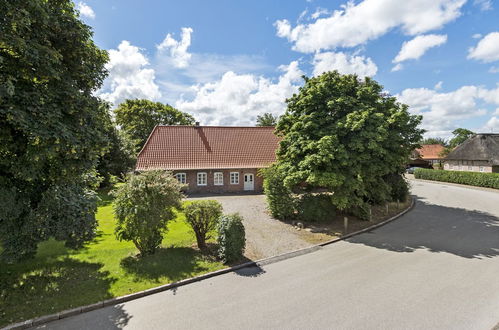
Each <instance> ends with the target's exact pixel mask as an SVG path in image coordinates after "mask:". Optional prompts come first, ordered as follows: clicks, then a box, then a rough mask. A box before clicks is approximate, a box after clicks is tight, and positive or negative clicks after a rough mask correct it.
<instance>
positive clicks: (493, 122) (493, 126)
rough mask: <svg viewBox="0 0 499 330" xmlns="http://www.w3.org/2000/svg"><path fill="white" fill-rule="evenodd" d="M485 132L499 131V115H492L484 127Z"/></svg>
mask: <svg viewBox="0 0 499 330" xmlns="http://www.w3.org/2000/svg"><path fill="white" fill-rule="evenodd" d="M482 132H483V133H499V117H495V116H494V117H491V118H490V119H489V121H487V123H486V124H485V125H484V126H483V128H482Z"/></svg>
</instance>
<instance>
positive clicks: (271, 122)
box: [256, 112, 279, 126]
mask: <svg viewBox="0 0 499 330" xmlns="http://www.w3.org/2000/svg"><path fill="white" fill-rule="evenodd" d="M278 120H279V117H277V116H274V115H273V114H271V113H270V112H266V113H264V114H263V115H258V116H257V117H256V126H275V125H277V121H278Z"/></svg>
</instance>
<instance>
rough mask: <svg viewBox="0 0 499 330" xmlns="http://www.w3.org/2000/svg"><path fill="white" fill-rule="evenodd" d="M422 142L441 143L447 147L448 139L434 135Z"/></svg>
mask: <svg viewBox="0 0 499 330" xmlns="http://www.w3.org/2000/svg"><path fill="white" fill-rule="evenodd" d="M420 144H440V145H442V146H444V147H445V146H446V145H447V141H446V140H445V139H444V138H441V137H433V138H426V139H423V140H422V141H421V142H420Z"/></svg>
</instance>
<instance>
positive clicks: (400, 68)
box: [391, 63, 404, 72]
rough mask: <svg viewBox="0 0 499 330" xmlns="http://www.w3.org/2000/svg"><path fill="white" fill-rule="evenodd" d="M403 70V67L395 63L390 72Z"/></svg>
mask: <svg viewBox="0 0 499 330" xmlns="http://www.w3.org/2000/svg"><path fill="white" fill-rule="evenodd" d="M403 68H404V66H403V65H402V64H400V63H397V64H396V65H395V66H393V68H392V70H391V71H392V72H396V71H400V70H402V69H403Z"/></svg>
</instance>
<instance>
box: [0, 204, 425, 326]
mask: <svg viewBox="0 0 499 330" xmlns="http://www.w3.org/2000/svg"><path fill="white" fill-rule="evenodd" d="M415 203H416V202H415V198H414V197H412V199H411V205H409V207H408V208H407V209H405V210H404V211H402V212H400V213H398V214H396V215H394V216H393V217H391V218H389V219H387V220H385V221H382V222H380V223H377V224H374V225H372V226H369V227H367V228H364V229H362V230H358V231H356V232H353V233H350V234H347V235H345V236H342V237H339V238H335V239H332V240H330V241H327V242H323V243H320V244H317V245H313V246H310V247H306V248H303V249H299V250H295V251H291V252H287V253H283V254H280V255H277V256H273V257H268V258H265V259H260V260H257V261H248V262H245V263H242V264H239V265H236V266H232V267H228V268H224V269H219V270H216V271H213V272H210V273H206V274H203V275H199V276H195V277H191V278H187V279H184V280H181V281H178V282H173V283H169V284H164V285H160V286H158V287H154V288H151V289H147V290H143V291H139V292H135V293H132V294H129V295H126V296H121V297H116V298H111V299H108V300H104V301H99V302H97V303H94V304H90V305H85V306H81V307H76V308H72V309H67V310H64V311H61V312H59V313H55V314H50V315H45V316H41V317H37V318H34V319H30V320H26V321H22V322H18V323H14V324H10V325H7V326H6V327H4V328H2V330H18V329H27V328H30V327H34V326H39V325H43V324H46V323H49V322H52V321H55V320H60V319H64V318H67V317H70V316H74V315H78V314H82V313H86V312H90V311H93V310H96V309H100V308H104V307H107V306H113V305H117V304H122V303H125V302H128V301H131V300H135V299H138V298H142V297H146V296H149V295H152V294H155V293H159V292H163V291H167V290H170V289H173V288H177V287H180V286H184V285H187V284H191V283H195V282H199V281H202V280H205V279H208V278H211V277H215V276H219V275H223V274H227V273H231V272H234V271H237V270H239V269H241V268H246V267H259V266H265V265H270V264H273V263H276V262H279V261H282V260H286V259H290V258H294V257H298V256H301V255H304V254H308V253H312V252H315V251H317V250H320V249H322V248H323V247H324V246H327V245H330V244H333V243H336V242H339V241H343V240H346V239H348V238H350V237H352V236H356V235H359V234H362V233H365V232H369V231H372V230H374V229H376V228H379V227H381V226H384V225H386V224H387V223H389V222H392V221H393V220H395V219H397V218H399V217H401V216H402V215H404V214H406V213H407V212H409V211H410V210H412V208H413V207H414V205H415Z"/></svg>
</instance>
